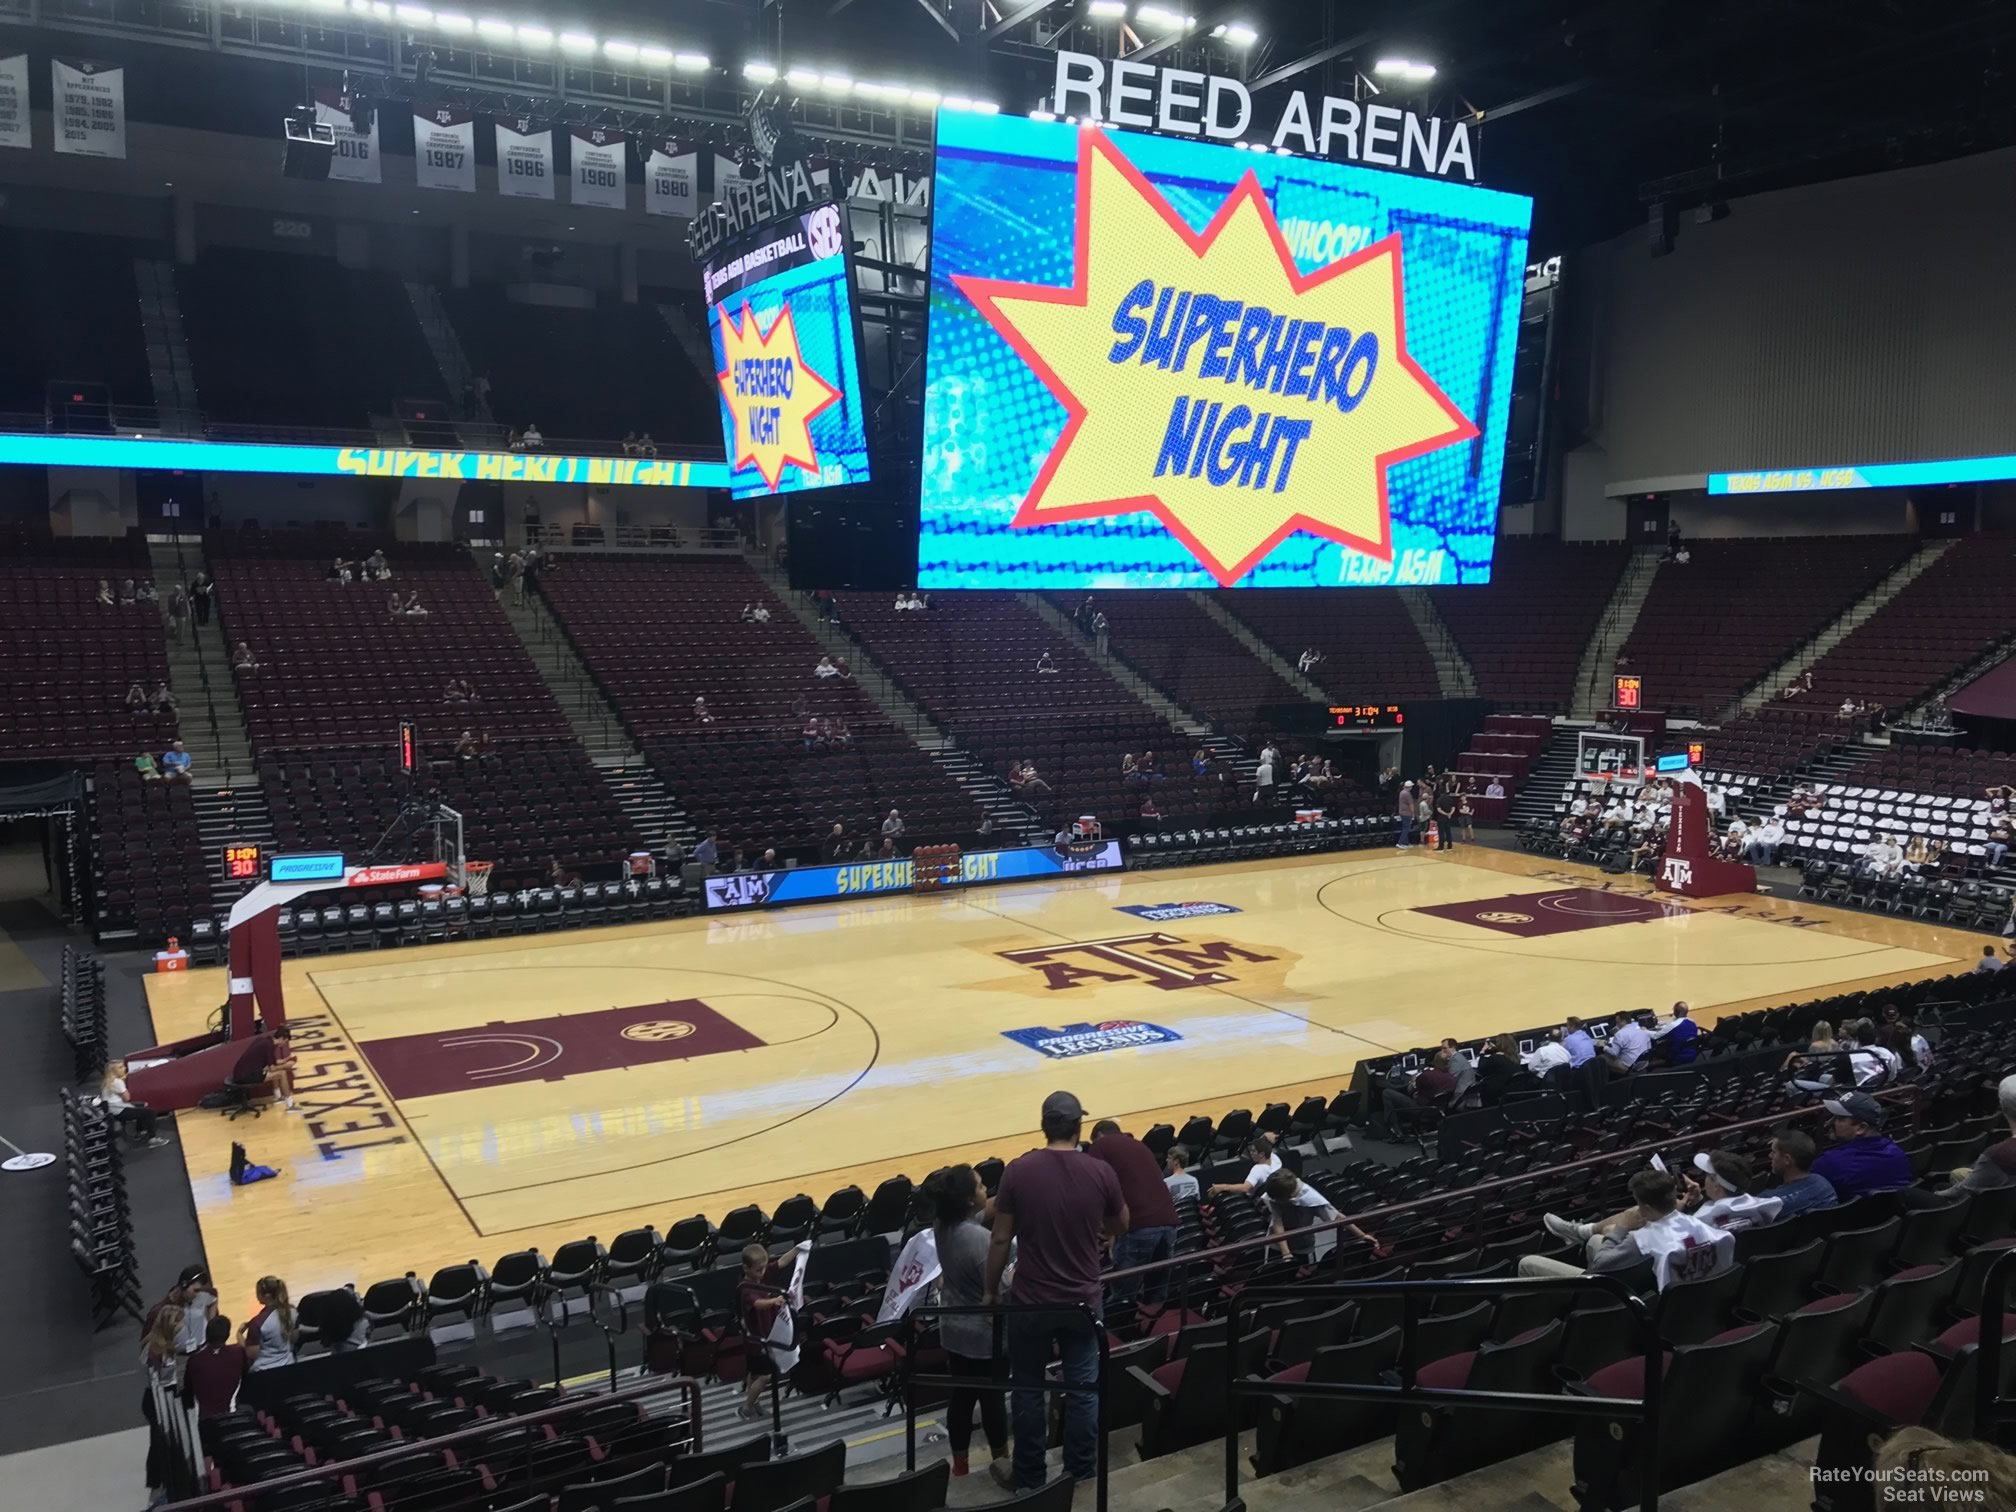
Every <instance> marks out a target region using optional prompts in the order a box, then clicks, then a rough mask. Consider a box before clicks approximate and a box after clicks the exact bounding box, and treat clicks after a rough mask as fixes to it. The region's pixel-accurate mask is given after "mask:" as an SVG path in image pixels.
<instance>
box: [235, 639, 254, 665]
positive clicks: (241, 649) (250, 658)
mask: <svg viewBox="0 0 2016 1512" xmlns="http://www.w3.org/2000/svg"><path fill="white" fill-rule="evenodd" d="M231 670H232V671H234V672H257V671H258V670H259V658H258V657H256V656H254V655H253V654H252V648H251V647H250V646H248V645H247V644H246V643H245V642H244V641H242V640H241V641H240V642H238V644H237V646H236V647H235V648H233V650H232V652H231Z"/></svg>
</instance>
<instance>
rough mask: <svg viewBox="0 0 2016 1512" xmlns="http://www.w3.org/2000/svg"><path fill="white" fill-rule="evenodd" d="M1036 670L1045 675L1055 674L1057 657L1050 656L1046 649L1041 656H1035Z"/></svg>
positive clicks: (1051, 675)
mask: <svg viewBox="0 0 2016 1512" xmlns="http://www.w3.org/2000/svg"><path fill="white" fill-rule="evenodd" d="M1036 671H1037V672H1038V673H1039V674H1040V675H1042V676H1045V677H1054V676H1056V675H1057V658H1056V657H1054V656H1052V655H1051V654H1050V653H1049V652H1048V651H1045V652H1044V653H1043V654H1042V655H1041V656H1039V657H1037V658H1036Z"/></svg>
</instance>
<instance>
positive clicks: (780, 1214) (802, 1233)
mask: <svg viewBox="0 0 2016 1512" xmlns="http://www.w3.org/2000/svg"><path fill="white" fill-rule="evenodd" d="M818 1222H819V1205H818V1204H817V1203H816V1202H814V1201H813V1200H812V1199H811V1198H810V1197H808V1196H806V1195H805V1194H804V1193H803V1192H800V1193H799V1194H798V1195H797V1196H796V1197H789V1198H786V1199H785V1200H784V1201H783V1202H780V1203H779V1204H778V1205H777V1211H776V1212H774V1213H772V1214H771V1215H770V1240H769V1242H770V1247H771V1248H772V1249H773V1250H776V1249H792V1248H795V1247H796V1246H797V1244H798V1243H799V1241H801V1240H804V1239H809V1238H811V1237H812V1230H813V1229H814V1227H815V1226H817V1224H818Z"/></svg>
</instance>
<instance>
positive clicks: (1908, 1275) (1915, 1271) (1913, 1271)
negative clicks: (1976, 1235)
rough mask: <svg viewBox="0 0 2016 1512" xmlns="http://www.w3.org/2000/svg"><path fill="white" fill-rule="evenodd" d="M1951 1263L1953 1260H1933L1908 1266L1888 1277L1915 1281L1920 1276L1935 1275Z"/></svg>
mask: <svg viewBox="0 0 2016 1512" xmlns="http://www.w3.org/2000/svg"><path fill="white" fill-rule="evenodd" d="M1952 1263H1953V1262H1952V1261H1951V1260H1935V1261H1933V1262H1931V1263H1930V1264H1927V1265H1913V1266H1909V1267H1907V1268H1906V1269H1904V1270H1900V1271H1898V1272H1897V1273H1896V1274H1895V1275H1894V1276H1892V1277H1890V1279H1891V1280H1892V1281H1916V1280H1917V1279H1918V1278H1919V1277H1920V1276H1933V1275H1937V1274H1938V1273H1939V1272H1940V1271H1942V1270H1944V1269H1946V1267H1947V1266H1949V1265H1951V1264H1952Z"/></svg>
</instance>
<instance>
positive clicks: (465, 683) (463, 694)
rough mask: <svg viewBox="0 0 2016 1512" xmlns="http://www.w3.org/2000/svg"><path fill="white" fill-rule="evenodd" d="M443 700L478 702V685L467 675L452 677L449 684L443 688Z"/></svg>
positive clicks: (452, 702)
mask: <svg viewBox="0 0 2016 1512" xmlns="http://www.w3.org/2000/svg"><path fill="white" fill-rule="evenodd" d="M441 701H442V702H443V703H451V704H466V703H474V702H476V685H475V684H474V683H472V682H470V681H469V679H468V678H466V677H451V678H449V679H448V686H447V687H446V688H444V689H442V692H441Z"/></svg>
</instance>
